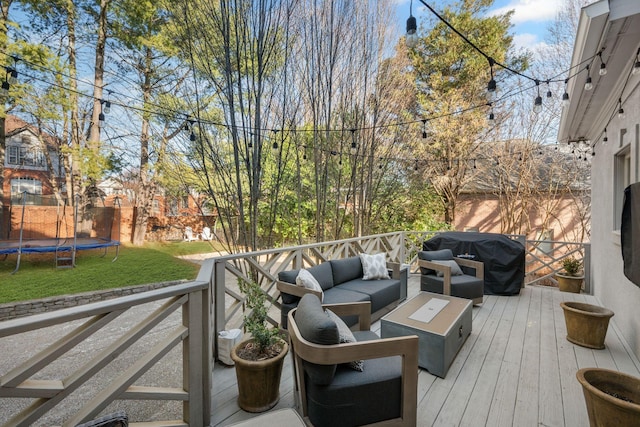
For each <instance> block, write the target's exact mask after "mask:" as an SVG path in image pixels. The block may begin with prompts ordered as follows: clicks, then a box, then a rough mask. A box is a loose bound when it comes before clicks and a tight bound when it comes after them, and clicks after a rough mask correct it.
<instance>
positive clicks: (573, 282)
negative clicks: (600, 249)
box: [556, 273, 584, 294]
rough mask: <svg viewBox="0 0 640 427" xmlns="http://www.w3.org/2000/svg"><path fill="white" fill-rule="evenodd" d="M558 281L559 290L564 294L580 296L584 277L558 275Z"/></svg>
mask: <svg viewBox="0 0 640 427" xmlns="http://www.w3.org/2000/svg"><path fill="white" fill-rule="evenodd" d="M556 280H557V281H558V289H560V290H561V291H562V292H572V293H574V294H579V293H580V291H581V290H582V281H583V280H584V276H566V275H564V274H557V273H556Z"/></svg>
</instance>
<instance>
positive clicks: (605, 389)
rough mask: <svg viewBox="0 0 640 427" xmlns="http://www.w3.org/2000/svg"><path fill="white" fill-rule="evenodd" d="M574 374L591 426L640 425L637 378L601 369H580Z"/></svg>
mask: <svg viewBox="0 0 640 427" xmlns="http://www.w3.org/2000/svg"><path fill="white" fill-rule="evenodd" d="M576 377H577V378H578V381H579V382H580V384H581V385H582V391H583V392H584V400H585V402H586V404H587V413H588V415H589V425H590V426H591V427H607V426H611V427H614V426H615V427H619V426H637V425H638V424H640V378H635V377H632V376H631V375H626V374H623V373H621V372H617V371H611V370H608V369H600V368H585V369H580V370H579V371H578V372H577V373H576Z"/></svg>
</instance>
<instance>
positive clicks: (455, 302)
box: [381, 292, 472, 335]
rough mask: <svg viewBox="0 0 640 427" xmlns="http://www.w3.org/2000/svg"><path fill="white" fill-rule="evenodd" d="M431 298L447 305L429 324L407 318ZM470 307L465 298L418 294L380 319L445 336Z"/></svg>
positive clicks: (426, 293)
mask: <svg viewBox="0 0 640 427" xmlns="http://www.w3.org/2000/svg"><path fill="white" fill-rule="evenodd" d="M432 298H438V299H442V300H447V301H449V303H448V304H447V305H446V306H445V307H444V308H443V309H442V311H440V312H439V313H438V314H437V315H436V316H435V317H434V318H433V320H431V321H430V322H429V323H425V322H421V321H419V320H414V319H410V318H409V316H411V315H412V314H413V313H415V312H416V311H417V310H418V309H420V308H421V307H422V306H423V305H425V304H426V303H427V302H429V300H431V299H432ZM471 305H472V304H471V300H468V299H465V298H457V297H451V296H448V295H440V294H434V293H430V292H420V293H419V294H418V295H416V296H415V297H413V298H411V299H410V300H408V301H407V302H405V303H404V304H402V305H400V306H399V307H398V308H396V309H395V310H393V311H392V312H390V313H389V314H387V315H386V316H384V317H383V318H382V319H381V322H392V323H397V324H400V325H404V326H407V327H410V328H415V329H417V330H420V331H425V332H432V333H436V334H439V335H446V334H447V332H448V330H449V328H451V327H452V325H454V324H455V320H456V319H457V318H458V317H460V314H461V313H463V312H464V311H465V310H466V309H467V307H469V309H470V308H471Z"/></svg>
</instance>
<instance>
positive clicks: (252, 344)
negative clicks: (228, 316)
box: [231, 281, 289, 412]
mask: <svg viewBox="0 0 640 427" xmlns="http://www.w3.org/2000/svg"><path fill="white" fill-rule="evenodd" d="M239 285H240V291H241V292H242V293H243V294H244V295H245V296H246V299H245V303H246V305H247V309H248V310H249V314H248V315H246V316H245V317H244V321H245V327H246V330H247V331H248V332H249V333H250V334H251V338H250V339H248V340H246V341H242V342H240V343H239V344H238V345H237V346H235V347H234V348H233V349H232V350H231V358H232V359H233V362H234V363H235V368H236V378H237V380H238V406H240V408H242V409H244V410H245V411H247V412H263V411H267V410H269V409H271V408H272V407H273V406H274V405H275V404H276V403H278V400H279V399H280V376H281V374H282V365H283V363H284V357H285V355H286V354H287V351H288V350H289V346H288V344H287V343H286V342H285V341H284V340H283V339H282V335H281V333H280V330H279V329H277V328H269V327H268V325H267V304H266V303H267V296H266V294H265V292H264V291H263V290H262V289H261V288H260V286H259V285H258V284H257V283H254V282H245V281H240V283H239Z"/></svg>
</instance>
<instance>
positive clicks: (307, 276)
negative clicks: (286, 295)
mask: <svg viewBox="0 0 640 427" xmlns="http://www.w3.org/2000/svg"><path fill="white" fill-rule="evenodd" d="M296 285H298V286H302V287H303V288H307V289H311V290H312V291H318V292H320V293H321V297H320V301H323V300H324V291H323V290H322V286H320V283H318V281H317V280H316V278H315V277H313V274H311V273H309V271H307V270H305V269H304V268H303V269H301V270H300V271H299V272H298V276H297V277H296Z"/></svg>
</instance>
